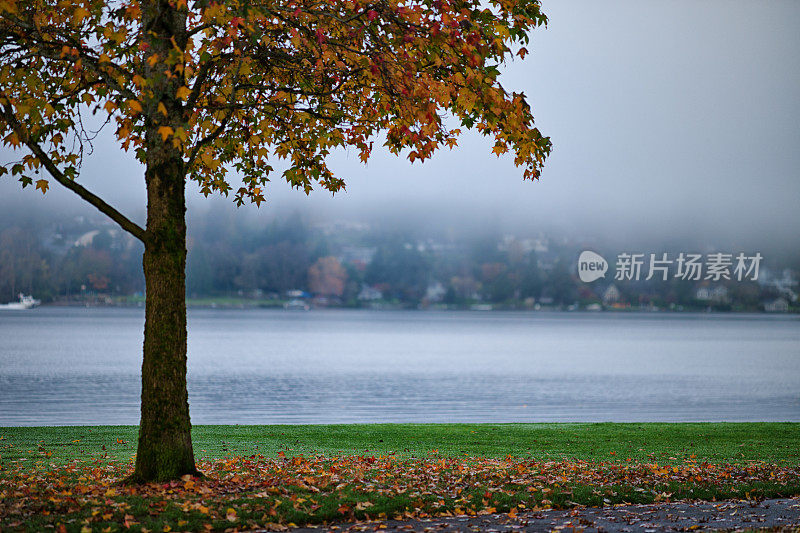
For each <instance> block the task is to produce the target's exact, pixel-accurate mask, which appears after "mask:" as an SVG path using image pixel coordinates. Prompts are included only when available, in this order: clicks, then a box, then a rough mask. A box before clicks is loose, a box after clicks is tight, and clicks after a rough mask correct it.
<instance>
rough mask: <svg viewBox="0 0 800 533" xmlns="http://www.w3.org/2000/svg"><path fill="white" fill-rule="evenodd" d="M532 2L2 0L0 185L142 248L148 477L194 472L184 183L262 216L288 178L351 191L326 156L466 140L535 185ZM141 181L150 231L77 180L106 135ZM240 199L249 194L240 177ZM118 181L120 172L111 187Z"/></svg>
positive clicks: (540, 147) (545, 143)
mask: <svg viewBox="0 0 800 533" xmlns="http://www.w3.org/2000/svg"><path fill="white" fill-rule="evenodd" d="M545 22H546V18H545V16H544V15H543V14H542V13H541V12H540V10H539V4H538V2H536V1H531V0H489V1H488V2H485V1H482V0H278V1H259V0H226V1H222V2H212V1H208V0H197V1H193V2H189V1H188V0H79V1H73V0H0V139H2V143H3V145H5V146H6V147H10V148H11V149H12V151H15V153H19V154H20V159H19V160H18V161H14V162H10V163H6V164H0V176H2V175H3V174H8V173H9V172H10V174H11V175H12V176H15V177H17V179H18V180H19V181H20V182H21V183H22V185H23V186H26V185H30V184H35V186H36V187H37V188H38V189H40V190H41V191H42V192H46V191H47V190H48V188H49V187H50V183H51V181H52V180H55V181H57V182H58V183H60V184H61V185H63V186H64V187H67V188H68V189H70V190H72V191H73V192H75V193H76V194H78V195H79V196H80V197H81V198H83V199H84V200H86V201H87V202H89V203H91V204H92V205H94V206H95V207H96V208H97V209H99V210H100V211H102V212H103V213H105V214H106V215H107V216H109V217H110V218H112V219H113V220H114V221H116V222H117V223H118V224H119V225H120V226H121V227H122V228H123V229H125V230H126V231H128V232H129V233H131V234H132V235H134V236H135V237H137V238H138V239H140V240H141V241H142V242H143V243H144V256H143V267H144V276H145V291H146V295H147V296H146V303H145V327H144V329H145V331H144V357H143V363H142V418H141V423H140V426H139V444H138V448H137V455H136V469H135V472H134V474H133V480H135V481H150V480H166V479H174V478H176V477H179V476H181V475H184V474H192V473H196V468H195V463H194V456H193V451H192V445H191V434H190V427H191V425H190V423H189V405H188V394H187V388H186V302H185V290H186V279H185V270H186V216H185V213H186V201H185V186H186V182H187V180H189V179H191V180H194V181H196V182H197V183H198V184H199V186H200V189H201V191H202V192H203V193H204V194H206V195H208V194H211V193H213V192H220V193H223V194H225V195H228V194H232V195H233V197H234V199H235V201H236V202H237V203H238V204H242V203H244V202H246V201H250V202H254V203H256V204H260V203H261V202H263V201H264V199H265V187H266V185H267V183H268V181H269V180H270V178H271V177H272V174H273V172H274V168H273V165H276V166H279V167H280V168H281V169H282V170H281V172H282V174H283V178H284V179H286V180H287V181H288V182H289V183H290V184H291V185H292V186H294V187H298V188H301V189H303V190H304V191H306V192H307V193H308V192H309V191H310V190H312V189H313V188H314V187H321V188H324V189H327V190H330V191H333V192H335V191H338V190H340V189H342V187H344V181H343V178H342V177H341V176H335V175H334V174H333V173H332V172H331V170H330V169H329V167H328V165H327V163H326V158H327V156H328V155H330V154H331V153H332V151H334V150H336V149H337V148H343V147H352V148H353V149H355V150H357V151H358V152H359V155H360V157H361V159H362V160H363V161H366V160H367V159H368V158H369V155H370V153H371V152H372V150H373V143H374V142H375V140H376V139H379V138H380V139H385V145H386V147H387V148H388V150H389V151H391V152H392V153H395V154H403V155H405V156H406V157H408V158H409V159H410V160H411V161H412V162H413V161H415V160H417V159H419V160H421V161H424V160H425V159H428V158H429V157H431V155H432V154H433V153H434V152H435V151H436V149H437V148H440V147H442V146H450V147H452V146H454V145H455V144H456V138H457V136H458V135H459V133H460V128H459V126H461V127H467V128H476V129H477V130H478V131H480V132H481V133H483V134H484V135H489V136H492V137H493V138H494V148H493V151H494V152H495V153H496V154H498V155H500V154H503V153H505V152H507V151H511V152H512V153H513V157H514V161H515V163H516V164H517V165H518V166H521V167H523V171H522V174H523V177H525V178H531V179H533V178H537V177H538V176H539V172H540V169H541V167H542V164H543V161H544V158H545V157H546V155H547V154H548V153H549V151H550V142H549V140H548V139H547V138H546V137H543V136H542V135H541V134H540V133H539V130H538V129H536V127H534V123H533V116H532V114H531V110H530V108H529V106H528V104H527V103H526V101H525V98H524V97H523V95H522V94H517V93H513V92H511V93H510V92H507V91H506V90H505V89H504V88H503V87H502V86H501V85H500V83H499V81H498V79H499V76H500V68H501V66H502V64H503V62H505V61H506V60H508V59H509V58H510V57H511V56H512V54H517V55H519V56H524V55H525V53H526V52H527V51H526V49H525V48H524V46H525V45H526V44H527V43H528V33H529V32H530V31H531V30H532V29H533V28H535V27H537V26H539V25H541V24H544V23H545ZM98 125H99V126H100V127H102V126H105V125H108V126H110V127H111V128H113V131H114V134H115V135H116V138H117V139H118V141H119V144H120V146H121V148H122V149H123V150H126V151H132V152H133V153H134V154H135V156H136V158H137V159H138V160H139V161H140V162H141V163H142V164H143V165H144V167H145V171H144V183H145V186H146V189H147V223H146V226H145V227H144V228H142V227H141V226H139V225H138V224H136V223H134V222H133V221H131V220H129V219H128V218H126V217H125V216H124V215H123V214H122V213H120V212H119V211H117V210H116V209H115V208H114V207H112V206H110V205H109V204H108V203H106V202H105V201H104V200H103V199H101V198H99V197H98V196H96V195H94V194H93V193H91V192H90V191H88V190H87V189H86V188H84V187H83V186H82V185H80V184H79V183H78V181H76V178H77V177H78V176H79V173H80V168H81V163H82V161H83V158H84V157H86V156H87V155H89V154H90V153H91V150H92V140H93V139H94V138H95V137H96V135H97V131H96V130H97V127H98ZM234 172H235V173H236V175H237V176H238V177H240V178H241V180H242V185H241V186H238V185H235V184H234V183H236V182H234V180H231V179H230V176H229V174H230V173H234ZM109 178H110V179H113V178H114V177H113V176H109Z"/></svg>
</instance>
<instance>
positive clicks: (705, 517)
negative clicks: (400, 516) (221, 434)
mask: <svg viewBox="0 0 800 533" xmlns="http://www.w3.org/2000/svg"><path fill="white" fill-rule="evenodd" d="M793 527H800V498H790V499H776V500H763V501H760V502H756V501H722V502H696V503H683V502H678V503H658V504H651V505H621V506H612V507H588V508H587V507H577V508H574V509H570V510H566V511H555V510H548V511H540V512H534V513H519V514H517V515H516V516H514V517H510V516H509V515H508V514H491V515H482V516H474V517H467V516H462V517H452V518H449V517H447V518H431V519H419V520H406V521H397V520H388V521H383V522H361V523H350V524H338V525H333V526H319V527H316V528H298V529H293V530H292V531H296V532H307V533H318V532H320V531H338V532H344V531H433V532H439V531H508V532H511V531H514V532H517V531H561V530H567V531H577V530H582V531H585V532H587V533H588V532H595V531H596V532H609V533H611V532H622V533H653V532H655V531H708V530H717V531H718V530H727V531H731V530H742V529H760V528H786V529H787V530H788V529H790V528H793Z"/></svg>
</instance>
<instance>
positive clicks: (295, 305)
mask: <svg viewBox="0 0 800 533" xmlns="http://www.w3.org/2000/svg"><path fill="white" fill-rule="evenodd" d="M283 308H284V309H286V310H289V311H308V310H309V309H311V306H309V305H308V304H307V303H305V302H304V301H303V300H297V299H294V300H289V301H288V302H286V303H285V304H283Z"/></svg>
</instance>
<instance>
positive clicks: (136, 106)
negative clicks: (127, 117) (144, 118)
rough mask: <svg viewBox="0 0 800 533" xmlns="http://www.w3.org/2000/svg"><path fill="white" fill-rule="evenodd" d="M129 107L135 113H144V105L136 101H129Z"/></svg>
mask: <svg viewBox="0 0 800 533" xmlns="http://www.w3.org/2000/svg"><path fill="white" fill-rule="evenodd" d="M128 107H130V108H131V111H133V112H135V113H141V112H142V104H140V103H139V102H137V101H136V100H128Z"/></svg>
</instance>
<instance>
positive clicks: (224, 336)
mask: <svg viewBox="0 0 800 533" xmlns="http://www.w3.org/2000/svg"><path fill="white" fill-rule="evenodd" d="M143 324H144V315H143V311H142V310H140V309H118V308H109V309H102V308H93V309H80V308H47V307H44V308H39V309H35V310H31V311H5V312H2V313H0V426H4V425H5V426H9V425H65V424H137V423H138V420H139V394H140V385H139V379H140V377H139V370H140V365H141V346H142V328H143ZM189 401H190V404H191V415H192V422H193V423H195V424H273V423H338V422H540V421H721V420H729V421H800V319H798V317H796V316H766V315H749V316H743V315H705V314H697V315H689V314H635V313H631V314H622V313H616V314H615V313H597V314H591V313H522V312H520V313H513V312H509V313H505V312H483V313H482V312H426V311H397V312H394V311H378V312H376V311H354V310H314V311H310V312H291V311H283V310H211V309H208V310H204V309H194V310H190V312H189Z"/></svg>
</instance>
